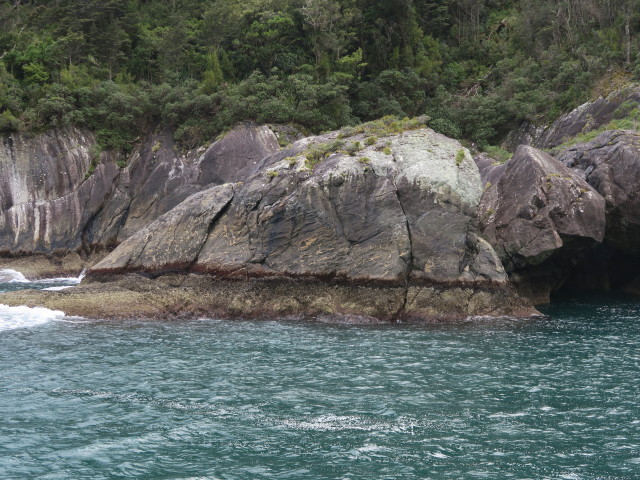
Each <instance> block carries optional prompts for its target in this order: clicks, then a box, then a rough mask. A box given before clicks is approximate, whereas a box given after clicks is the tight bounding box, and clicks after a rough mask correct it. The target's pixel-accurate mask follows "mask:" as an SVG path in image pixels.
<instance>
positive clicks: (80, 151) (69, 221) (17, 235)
mask: <svg viewBox="0 0 640 480" xmlns="http://www.w3.org/2000/svg"><path fill="white" fill-rule="evenodd" d="M94 146H95V140H94V138H93V136H92V135H90V134H87V133H83V132H80V131H78V130H74V129H64V130H54V131H51V132H49V133H46V134H42V135H38V136H36V137H29V136H26V135H18V134H14V135H11V136H6V137H3V139H2V145H1V148H0V253H3V254H7V253H11V254H15V253H53V252H57V251H68V250H76V249H78V248H80V247H81V246H82V242H83V236H84V233H85V229H86V227H87V225H88V224H89V223H90V222H91V220H92V219H93V217H94V216H95V215H96V214H97V213H98V212H99V211H100V210H101V209H102V208H103V206H104V202H105V199H106V198H107V195H108V194H109V192H110V191H111V189H112V187H113V183H114V181H115V180H116V179H117V178H118V175H119V174H120V170H119V168H118V167H117V166H116V164H115V162H114V159H113V158H111V157H109V156H108V155H102V157H101V161H100V163H99V164H98V165H97V166H95V171H94V172H93V174H91V175H89V171H90V168H92V161H93V152H92V148H93V147H94Z"/></svg>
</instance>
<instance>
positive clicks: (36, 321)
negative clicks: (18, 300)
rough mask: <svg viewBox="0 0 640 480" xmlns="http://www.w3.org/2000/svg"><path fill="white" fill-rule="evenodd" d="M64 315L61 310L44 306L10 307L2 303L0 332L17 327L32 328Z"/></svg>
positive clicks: (0, 307)
mask: <svg viewBox="0 0 640 480" xmlns="http://www.w3.org/2000/svg"><path fill="white" fill-rule="evenodd" d="M63 317H64V312H61V311H60V310H49V309H48V308H42V307H35V308H31V307H24V306H22V307H9V306H7V305H2V304H0V332H1V331H4V330H15V329H16V328H30V327H35V326H38V325H43V324H45V323H48V322H51V321H53V320H56V319H60V318H63Z"/></svg>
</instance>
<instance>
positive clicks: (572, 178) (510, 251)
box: [479, 146, 605, 303]
mask: <svg viewBox="0 0 640 480" xmlns="http://www.w3.org/2000/svg"><path fill="white" fill-rule="evenodd" d="M479 216H480V224H481V229H482V235H483V236H484V238H486V239H487V240H488V241H489V243H491V244H492V245H493V246H494V248H495V249H496V251H497V253H498V255H499V256H500V259H501V260H502V263H503V265H504V266H505V269H506V270H507V271H508V272H509V273H510V274H511V277H512V279H513V280H515V281H516V282H517V283H520V285H521V286H522V288H521V292H523V293H524V294H525V295H526V296H527V297H529V298H531V299H532V300H533V301H534V302H536V303H546V302H548V300H549V293H550V292H551V291H552V290H554V289H555V288H557V287H558V286H559V285H561V284H562V282H563V281H565V280H566V279H567V277H568V276H569V275H570V271H571V269H570V268H567V265H568V264H569V265H570V264H571V263H572V262H575V261H576V259H578V258H579V256H580V255H581V253H582V252H584V251H586V250H587V249H588V248H590V247H592V246H594V245H595V244H596V243H599V242H602V240H603V238H604V231H605V205H604V199H603V198H602V197H601V196H600V195H599V194H598V193H597V192H596V191H595V190H594V189H593V188H592V187H591V186H590V185H589V184H588V183H587V182H585V181H584V180H583V179H582V178H580V176H578V175H577V174H576V173H575V172H574V171H572V170H571V169H569V168H567V167H566V166H564V165H562V164H561V163H560V162H558V161H556V160H554V159H553V158H552V157H550V156H549V155H547V154H545V153H544V152H541V151H539V150H536V149H534V148H532V147H527V146H520V147H519V148H518V150H517V151H516V153H515V154H514V156H513V157H512V159H511V160H510V161H509V162H508V163H507V164H506V168H505V170H504V173H503V175H502V176H501V177H500V178H499V180H498V181H497V183H495V184H494V185H491V186H490V187H489V188H488V189H487V190H486V192H485V194H484V196H483V198H482V203H481V206H480V209H479ZM525 284H526V285H525Z"/></svg>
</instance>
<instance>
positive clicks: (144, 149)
mask: <svg viewBox="0 0 640 480" xmlns="http://www.w3.org/2000/svg"><path fill="white" fill-rule="evenodd" d="M96 147H97V146H96V142H95V139H94V137H93V136H92V135H91V134H90V133H87V132H83V131H79V130H77V129H64V130H54V131H51V132H48V133H45V134H41V135H36V136H24V135H17V134H16V135H10V136H5V137H3V138H2V143H1V144H0V187H1V188H0V253H1V254H5V255H6V254H33V253H43V254H50V253H54V252H65V251H77V250H83V251H84V252H86V253H88V252H91V251H93V250H95V249H104V248H113V246H115V245H117V244H118V243H120V242H121V241H122V240H124V239H126V238H127V237H129V236H130V235H132V234H133V233H135V232H137V231H138V230H139V229H140V228H142V227H144V226H146V225H148V224H149V223H150V222H152V221H153V220H155V219H156V218H157V217H158V216H160V215H162V214H164V213H165V212H167V211H169V210H170V209H172V208H173V207H175V206H176V205H178V204H179V203H180V202H181V201H183V200H184V199H185V198H187V197H188V196H189V195H191V194H193V193H194V192H197V191H199V190H202V189H203V188H205V187H208V186H210V185H215V184H217V183H224V181H232V180H235V179H240V178H243V177H244V175H245V174H246V172H248V171H251V169H253V168H255V166H256V165H257V163H258V161H259V160H261V159H262V158H263V157H264V156H266V155H267V154H269V153H272V152H273V151H275V150H277V149H278V143H277V139H276V137H275V135H274V134H273V132H271V131H270V130H269V129H268V128H267V127H239V128H237V129H235V130H233V131H231V132H230V133H229V134H228V135H227V136H226V137H225V138H223V139H222V140H220V141H218V142H215V143H214V144H212V146H211V147H210V149H209V150H207V151H200V152H192V153H190V154H188V155H185V154H181V153H179V152H177V150H176V148H175V145H174V142H173V139H172V137H171V135H166V134H164V135H163V134H158V135H152V136H150V137H149V138H147V139H146V140H145V141H143V142H142V144H141V146H140V147H139V148H137V149H136V150H135V151H134V152H133V154H132V155H131V157H130V158H129V159H128V161H127V166H126V167H124V168H120V167H119V166H118V165H117V163H116V158H115V157H114V156H113V155H110V154H107V153H102V154H101V155H100V154H99V153H96ZM212 150H213V151H214V152H215V151H223V152H225V156H224V161H225V162H226V163H225V168H224V171H223V169H222V168H214V170H215V171H216V172H218V174H217V176H212V175H210V174H209V172H210V170H212V167H211V164H212V163H214V165H215V158H216V157H215V155H213V154H211V153H210V152H211V151H212ZM218 156H219V155H218ZM212 157H213V158H212ZM120 160H122V159H120Z"/></svg>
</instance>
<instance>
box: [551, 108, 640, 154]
mask: <svg viewBox="0 0 640 480" xmlns="http://www.w3.org/2000/svg"><path fill="white" fill-rule="evenodd" d="M620 115H625V116H624V117H622V118H614V119H613V120H611V121H610V122H609V123H607V124H605V125H602V126H600V127H598V128H596V129H593V130H589V131H587V132H584V133H579V134H578V135H576V136H575V137H572V138H567V139H565V141H564V142H562V144H560V145H558V146H557V147H554V148H552V149H549V152H550V153H552V154H555V153H558V152H560V151H561V150H563V149H565V148H567V147H570V146H572V145H575V144H577V143H587V142H590V141H591V140H593V139H594V138H596V137H597V136H598V135H600V134H601V133H602V132H606V131H607V130H637V129H638V127H639V126H640V107H638V104H637V103H635V102H624V103H623V104H622V105H620V107H618V109H617V110H616V112H615V116H616V117H619V116H620Z"/></svg>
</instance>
